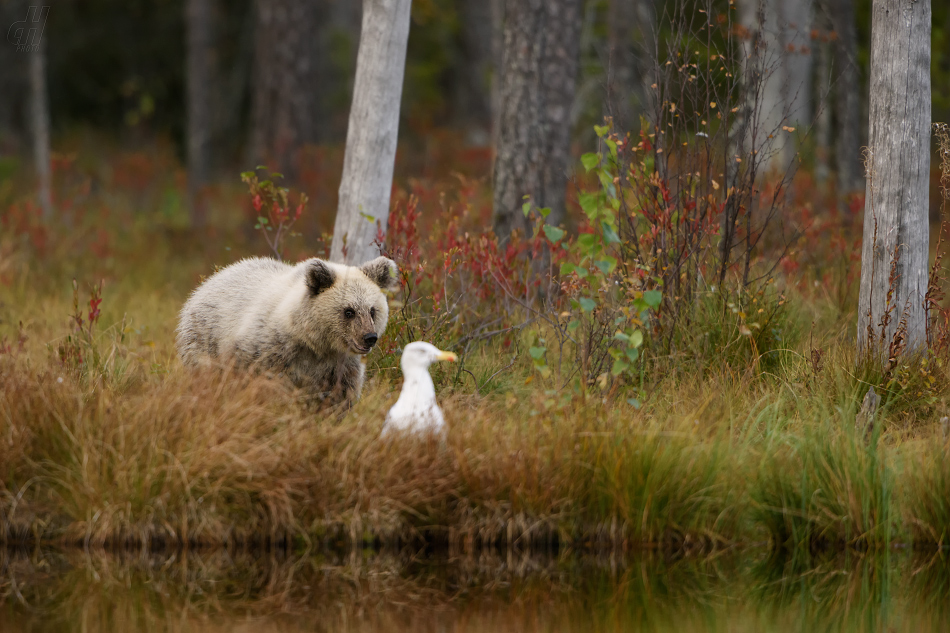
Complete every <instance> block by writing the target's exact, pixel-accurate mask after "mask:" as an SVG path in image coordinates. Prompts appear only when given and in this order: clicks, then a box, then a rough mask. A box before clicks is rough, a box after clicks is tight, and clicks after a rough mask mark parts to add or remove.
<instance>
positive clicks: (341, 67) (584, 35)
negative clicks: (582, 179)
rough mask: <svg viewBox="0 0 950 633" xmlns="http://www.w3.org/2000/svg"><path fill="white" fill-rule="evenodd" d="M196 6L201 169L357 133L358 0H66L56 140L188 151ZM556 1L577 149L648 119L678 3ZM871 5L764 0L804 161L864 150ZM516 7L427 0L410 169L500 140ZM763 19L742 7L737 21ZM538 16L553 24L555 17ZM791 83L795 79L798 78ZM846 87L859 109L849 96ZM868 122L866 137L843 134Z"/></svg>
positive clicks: (939, 57) (7, 156) (11, 59)
mask: <svg viewBox="0 0 950 633" xmlns="http://www.w3.org/2000/svg"><path fill="white" fill-rule="evenodd" d="M186 4H194V5H206V9H204V10H203V11H199V13H197V14H196V17H195V18H194V19H195V20H200V21H203V22H204V23H205V24H204V26H203V28H204V29H205V31H206V32H207V34H208V35H207V38H206V41H204V42H203V45H204V46H205V47H206V49H207V69H206V73H207V74H206V77H207V79H206V83H205V84H204V85H202V90H203V92H202V96H203V99H204V100H205V101H206V102H207V103H208V107H209V114H208V117H209V120H208V122H207V130H205V134H206V135H207V145H208V149H207V157H206V158H202V162H203V163H207V165H206V166H205V165H201V166H199V167H198V172H197V174H198V177H199V178H207V179H209V180H217V179H223V180H233V179H234V178H235V174H236V172H237V171H240V170H242V169H247V168H249V167H253V166H254V165H256V164H258V163H260V162H265V161H266V162H267V164H268V165H269V166H270V167H273V168H276V169H277V170H278V171H282V172H285V173H286V174H287V175H291V176H294V177H295V178H296V179H297V180H299V178H300V177H301V176H302V172H303V171H305V168H304V167H303V165H302V163H304V162H306V158H305V156H306V154H307V151H308V148H309V149H310V150H312V149H313V148H317V147H325V146H334V145H339V144H341V143H342V142H343V141H344V140H345V138H346V126H347V113H348V109H349V106H350V99H351V91H352V84H353V76H354V70H355V63H356V53H357V48H358V44H359V37H360V20H361V10H360V3H359V2H355V1H351V0H319V1H315V2H306V1H304V0H275V1H273V2H264V1H261V2H257V3H255V2H252V1H251V0H229V1H228V2H227V3H225V2H222V1H221V0H203V1H202V2H191V3H185V2H182V1H168V2H158V1H154V0H151V1H150V0H131V1H128V2H115V1H113V0H86V1H75V2H59V3H55V4H54V5H53V6H52V8H51V10H50V12H49V18H48V21H47V24H46V29H45V34H44V40H45V43H46V45H47V66H46V70H47V85H48V91H49V119H50V123H51V129H52V134H53V148H54V151H56V150H57V148H58V147H59V145H58V140H59V139H64V138H68V137H71V136H73V135H76V134H83V135H94V136H96V137H97V138H99V139H100V140H101V141H102V142H103V143H104V144H109V145H119V146H121V147H125V148H144V147H149V146H150V145H151V144H152V143H154V142H155V141H156V139H159V140H162V141H168V142H171V143H172V146H173V148H174V153H175V156H176V157H177V158H178V159H179V160H180V161H182V162H184V161H185V157H186V147H187V139H186V136H187V132H186V131H187V129H188V128H187V103H186V81H187V54H188V46H187V36H188V29H187V28H186V26H187V21H188V18H186V11H187V10H189V9H188V8H187V7H186V6H185V5H186ZM558 4H561V5H563V6H565V7H568V9H570V10H573V11H574V13H573V14H571V18H570V20H571V21H575V20H576V29H575V30H574V32H572V33H568V34H563V35H564V37H568V38H569V37H574V38H577V42H576V43H575V45H576V47H577V55H578V57H577V64H576V67H577V75H576V79H577V80H576V89H575V90H573V93H574V94H573V95H572V98H571V99H570V101H569V103H570V106H569V113H568V116H567V117H566V118H565V120H564V122H563V127H564V129H565V132H569V135H570V139H571V140H572V141H573V142H574V146H573V147H574V155H575V156H576V155H579V151H578V150H579V149H580V148H584V149H588V148H589V147H591V146H592V145H593V141H594V139H595V136H594V134H593V132H592V126H593V125H594V124H597V123H600V122H601V121H602V118H603V116H604V114H606V113H610V114H612V115H613V116H614V118H615V121H616V122H617V124H618V127H619V128H620V129H622V130H624V131H635V128H638V127H639V117H640V116H641V115H645V114H647V109H648V107H649V106H648V104H647V103H646V101H645V100H646V99H648V98H649V92H650V90H649V85H648V84H646V83H645V82H646V81H647V79H648V77H649V76H650V70H651V68H652V65H653V63H654V61H655V58H656V55H655V53H654V50H653V49H654V48H655V46H656V41H655V40H654V34H656V36H658V37H659V38H660V39H661V40H662V39H663V38H664V37H668V36H669V34H670V33H671V32H672V30H673V28H672V25H671V24H670V22H669V17H670V15H671V11H670V7H669V6H666V5H671V6H672V5H673V4H675V3H674V2H673V1H672V0H576V1H575V2H573V8H571V6H572V3H571V2H557V3H551V5H558ZM714 4H715V3H714ZM719 4H722V5H723V6H725V2H720V3H719ZM736 4H737V5H738V12H739V13H742V12H745V13H749V12H750V11H751V12H753V13H754V12H755V11H756V8H757V6H758V5H757V3H756V2H755V0H740V1H738V2H737V3H736ZM870 4H871V3H870V0H816V1H812V0H809V1H807V2H804V1H803V2H797V1H795V2H781V1H780V0H768V1H766V2H764V3H763V5H762V8H763V11H764V12H765V13H766V14H767V15H766V16H765V18H766V22H767V23H769V24H771V27H770V28H771V31H772V32H773V35H774V36H775V37H776V38H778V39H779V40H783V38H784V40H783V41H782V42H781V43H782V44H784V45H785V46H786V48H787V47H789V46H790V47H791V49H789V50H791V51H793V54H792V55H790V56H789V57H790V58H791V62H789V63H788V64H786V63H784V62H783V64H782V66H783V67H782V68H781V69H780V71H779V72H781V73H789V72H791V73H792V75H793V76H791V77H790V79H789V80H788V81H787V82H784V83H786V94H785V95H784V98H786V99H788V98H791V97H794V96H795V95H798V96H797V98H795V106H794V108H793V116H792V119H793V120H794V119H799V120H800V121H798V122H807V123H809V124H810V123H815V126H814V129H813V131H812V133H811V134H809V135H808V138H807V139H805V141H804V142H805V144H806V147H807V150H808V151H807V152H805V153H804V154H803V160H805V161H806V162H813V163H814V165H815V167H816V169H817V170H818V171H819V172H822V171H823V170H829V169H830V170H835V169H836V168H838V165H837V162H836V161H838V160H841V159H842V158H843V157H844V156H846V155H848V156H851V157H852V160H853V161H855V162H856V161H858V160H859V148H860V147H861V146H862V145H863V144H865V143H866V135H867V129H866V121H867V91H868V88H867V77H868V72H867V68H868V62H869V36H870ZM743 5H749V6H748V7H746V6H743ZM28 6H29V3H28V2H26V1H25V0H3V1H2V2H0V24H3V25H5V28H7V27H8V26H9V25H11V24H13V23H14V22H16V21H17V20H23V18H24V16H25V15H26V12H27V8H28ZM525 6H527V5H525ZM503 11H504V0H491V1H484V0H416V1H415V2H413V6H412V25H411V33H410V38H409V46H408V55H407V61H406V76H405V87H404V91H403V98H402V106H401V119H400V142H401V144H402V145H401V146H405V154H407V156H401V158H402V160H401V161H400V163H401V165H403V166H404V169H403V171H402V172H401V173H402V174H403V177H405V176H406V175H407V174H408V173H410V172H411V173H414V174H416V175H419V172H420V169H426V168H429V169H431V168H434V165H432V164H431V162H432V160H433V159H434V157H432V156H431V155H430V156H429V158H428V159H427V158H426V148H427V147H429V146H431V145H432V144H433V143H436V142H437V141H435V140H434V138H441V136H442V135H446V134H448V135H451V136H452V140H451V143H452V145H453V147H454V148H457V149H458V150H462V149H463V148H479V147H490V146H491V145H492V138H493V137H492V134H493V125H492V123H493V112H495V110H497V97H498V95H497V91H498V88H499V76H500V72H501V64H502V55H503V48H504V42H503V33H502V30H503V26H502V17H501V16H502V14H503ZM933 12H934V15H933V57H932V77H933V86H934V94H933V99H934V101H933V105H934V113H933V118H934V120H937V121H940V120H945V119H947V118H948V115H950V7H948V6H947V5H945V4H944V3H941V2H935V3H934V7H933ZM748 21H749V18H748V17H741V16H740V17H739V18H738V19H737V22H738V23H739V25H740V26H741V25H742V24H743V23H744V22H748ZM780 25H784V27H782V26H780ZM538 26H539V27H541V28H548V29H550V28H551V27H550V26H547V27H545V26H544V25H543V24H541V22H540V21H539V23H538ZM27 57H28V56H27V55H25V54H22V53H18V52H16V50H15V47H14V46H12V45H10V46H3V47H0V154H2V157H3V158H2V167H0V178H3V179H8V178H11V177H13V175H14V174H16V173H18V172H19V173H22V172H21V171H20V170H22V169H25V168H27V167H28V165H29V151H30V143H29V131H30V129H31V126H30V118H29V95H30V90H29V81H28V64H27ZM850 60H853V61H854V64H855V70H856V73H855V77H854V78H853V80H852V79H851V78H850V76H849V67H848V63H849V61H850ZM786 66H788V68H785V67H786ZM789 86H793V87H794V86H798V89H796V90H794V93H792V94H789V90H790V89H789ZM837 102H844V103H846V104H847V109H840V108H836V107H835V103H837ZM846 113H851V114H852V115H853V116H854V119H855V120H854V124H853V125H851V122H850V121H845V120H842V117H844V116H845V114H846ZM495 116H497V112H495ZM792 124H794V122H793V123H790V125H792ZM849 127H851V128H854V129H852V130H850V131H849ZM854 132H857V134H858V138H857V139H853V138H848V137H844V138H843V137H842V135H843V134H852V135H853V133H854ZM447 142H448V141H447ZM841 143H847V144H848V146H847V147H846V148H845V150H846V151H845V152H842V153H837V154H836V153H835V148H836V146H837V145H840V144H841ZM311 153H312V152H311ZM409 155H411V156H412V158H413V159H414V160H413V161H412V163H411V164H412V166H411V167H410V166H409V165H410V163H409V162H407V161H408V160H409ZM427 161H428V163H427ZM846 169H850V170H853V169H854V167H853V165H852V166H851V167H850V168H846ZM487 170H488V164H487V162H486V161H481V162H480V164H479V165H478V166H477V167H475V168H474V171H475V173H476V174H477V175H487ZM309 193H310V194H311V196H312V195H313V194H314V193H315V192H313V191H311V192H309Z"/></svg>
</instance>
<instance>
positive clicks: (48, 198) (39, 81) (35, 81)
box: [27, 7, 53, 222]
mask: <svg viewBox="0 0 950 633" xmlns="http://www.w3.org/2000/svg"><path fill="white" fill-rule="evenodd" d="M36 11H39V12H40V15H38V16H37V18H38V19H33V20H31V17H33V15H34V12H36ZM47 13H49V7H42V9H40V8H39V7H30V17H28V18H27V20H29V21H31V23H32V24H38V25H40V26H39V27H38V34H37V35H35V36H34V38H33V42H32V45H31V47H30V53H29V55H30V95H31V99H30V110H31V117H30V118H31V119H32V122H33V126H32V127H33V161H34V164H35V166H36V176H37V180H38V184H39V198H40V208H42V210H43V219H44V220H46V221H47V222H49V221H50V220H52V219H53V175H52V167H51V165H50V141H49V102H48V99H47V97H46V44H45V40H44V39H43V25H45V23H46V14H47Z"/></svg>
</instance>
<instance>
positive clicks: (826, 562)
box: [753, 550, 896, 631]
mask: <svg viewBox="0 0 950 633" xmlns="http://www.w3.org/2000/svg"><path fill="white" fill-rule="evenodd" d="M894 575H895V570H894V565H893V561H892V560H891V559H890V558H889V557H888V556H887V555H886V554H883V555H875V556H860V555H855V554H847V555H835V556H823V557H819V558H815V557H813V556H811V555H809V554H807V553H805V552H802V551H800V550H799V551H795V552H783V551H781V550H779V551H778V552H776V554H775V555H773V556H771V557H769V558H768V559H766V560H763V561H762V562H760V563H758V564H757V565H756V567H755V570H754V572H753V578H754V579H755V580H754V589H753V595H754V596H755V598H754V599H755V602H756V603H757V604H759V605H761V608H762V609H763V610H765V611H766V612H767V613H768V614H769V615H770V616H775V615H777V614H779V613H782V612H796V611H797V612H798V617H799V618H800V622H799V625H800V627H801V628H800V630H842V631H879V630H884V629H886V626H885V624H886V623H887V621H888V619H889V617H890V614H889V609H892V608H893V602H894V600H895V596H894V592H895V589H896V584H895V581H894Z"/></svg>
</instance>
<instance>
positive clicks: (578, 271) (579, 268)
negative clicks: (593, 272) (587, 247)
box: [574, 266, 590, 279]
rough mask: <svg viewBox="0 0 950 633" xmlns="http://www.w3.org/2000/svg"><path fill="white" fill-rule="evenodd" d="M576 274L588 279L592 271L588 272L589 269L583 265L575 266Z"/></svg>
mask: <svg viewBox="0 0 950 633" xmlns="http://www.w3.org/2000/svg"><path fill="white" fill-rule="evenodd" d="M574 274H576V275H577V276H578V277H580V278H581V279H587V276H588V275H589V274H590V272H588V270H587V269H586V268H584V267H582V266H575V267H574Z"/></svg>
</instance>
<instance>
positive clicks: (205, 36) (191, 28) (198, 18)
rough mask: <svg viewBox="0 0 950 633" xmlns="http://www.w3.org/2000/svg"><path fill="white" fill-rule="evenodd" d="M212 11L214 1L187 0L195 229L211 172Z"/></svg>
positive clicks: (203, 212)
mask: <svg viewBox="0 0 950 633" xmlns="http://www.w3.org/2000/svg"><path fill="white" fill-rule="evenodd" d="M211 21H212V7H211V0H187V4H186V5H185V28H186V29H187V37H188V68H187V70H188V78H187V89H188V140H187V147H188V205H189V208H190V211H191V224H192V226H196V227H200V226H203V225H204V223H205V219H206V217H205V216H206V209H205V201H204V200H203V199H202V195H201V190H202V188H203V187H204V186H205V185H207V184H208V176H209V172H210V169H211V129H212V120H211V106H212V89H211V81H212V67H211V61H212V47H213V44H212V25H211Z"/></svg>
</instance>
